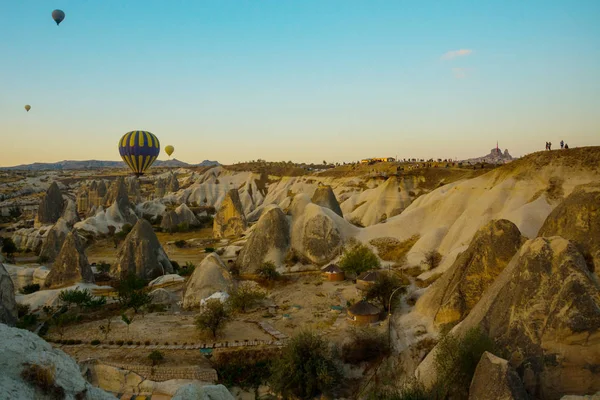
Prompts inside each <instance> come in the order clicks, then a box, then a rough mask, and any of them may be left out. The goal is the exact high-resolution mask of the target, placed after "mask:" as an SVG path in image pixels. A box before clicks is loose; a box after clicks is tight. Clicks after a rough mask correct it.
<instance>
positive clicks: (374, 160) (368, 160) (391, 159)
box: [360, 157, 396, 164]
mask: <svg viewBox="0 0 600 400" xmlns="http://www.w3.org/2000/svg"><path fill="white" fill-rule="evenodd" d="M394 161H396V159H395V158H394V157H375V158H364V159H362V160H360V163H361V164H371V163H377V162H394Z"/></svg>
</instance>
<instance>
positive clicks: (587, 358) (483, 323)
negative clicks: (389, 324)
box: [417, 237, 600, 399]
mask: <svg viewBox="0 0 600 400" xmlns="http://www.w3.org/2000/svg"><path fill="white" fill-rule="evenodd" d="M477 326H479V327H480V328H481V329H482V330H483V331H484V332H485V333H486V334H487V335H489V336H490V338H492V339H494V340H495V341H496V342H497V344H498V345H499V346H500V347H501V348H504V349H505V351H506V352H507V353H508V354H512V355H511V359H513V360H515V364H516V365H515V366H516V369H517V372H519V375H520V376H521V377H522V378H523V377H524V376H526V377H527V378H528V379H526V380H524V382H525V389H526V390H527V392H528V393H529V394H530V396H532V397H534V398H542V399H559V398H560V397H561V396H562V395H565V394H592V393H596V392H598V391H599V390H600V368H598V360H600V286H599V285H598V282H597V281H596V279H595V278H594V277H593V275H592V274H591V273H590V272H589V270H588V268H587V266H586V264H585V260H584V258H583V256H582V255H581V253H580V252H579V251H578V250H577V247H576V246H575V245H573V244H572V243H570V242H569V241H567V240H566V239H563V238H560V237H552V238H537V239H533V240H529V241H527V242H526V243H525V244H524V245H523V247H522V248H521V249H520V250H519V252H518V253H517V254H516V255H515V257H514V258H513V259H512V260H511V262H510V263H509V265H508V266H507V267H506V268H505V269H504V271H502V273H501V274H500V275H499V276H498V278H497V279H496V281H495V282H494V283H493V284H492V285H491V286H490V287H489V289H488V290H487V291H486V292H485V294H484V296H483V297H482V298H481V300H480V301H479V303H477V305H476V306H475V307H474V308H473V310H471V312H470V313H469V315H468V316H467V318H465V319H464V321H463V322H462V323H461V324H459V325H457V326H456V327H455V328H454V329H453V330H452V334H455V335H458V336H462V335H464V334H465V333H466V332H467V331H468V330H469V329H471V328H474V327H477ZM436 353H437V347H436V348H434V349H433V350H432V351H431V352H430V353H429V354H428V355H427V357H426V358H425V359H424V360H423V362H422V363H421V364H420V365H419V367H418V369H417V376H419V377H420V379H421V380H422V381H423V382H424V383H426V384H431V383H432V382H433V381H434V380H435V379H436V375H435V368H433V366H434V359H435V354H436Z"/></svg>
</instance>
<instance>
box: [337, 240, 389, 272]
mask: <svg viewBox="0 0 600 400" xmlns="http://www.w3.org/2000/svg"><path fill="white" fill-rule="evenodd" d="M380 266H381V262H380V261H379V258H377V256H376V255H375V253H373V251H371V249H370V248H368V247H367V246H365V245H364V244H361V243H359V244H357V245H355V246H354V247H352V248H350V249H349V250H346V251H345V252H344V255H343V256H342V259H341V260H340V268H342V269H343V270H344V272H346V273H347V274H349V275H353V276H358V275H360V274H362V273H363V272H366V271H369V270H371V269H376V268H379V267H380Z"/></svg>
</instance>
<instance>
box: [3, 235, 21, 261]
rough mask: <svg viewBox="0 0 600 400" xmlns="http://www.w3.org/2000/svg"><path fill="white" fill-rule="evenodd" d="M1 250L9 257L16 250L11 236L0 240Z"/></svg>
mask: <svg viewBox="0 0 600 400" xmlns="http://www.w3.org/2000/svg"><path fill="white" fill-rule="evenodd" d="M2 252H3V253H4V254H6V256H7V257H9V258H10V257H11V256H12V255H13V254H14V253H16V252H17V245H16V244H15V242H13V240H12V239H11V238H4V240H3V241H2Z"/></svg>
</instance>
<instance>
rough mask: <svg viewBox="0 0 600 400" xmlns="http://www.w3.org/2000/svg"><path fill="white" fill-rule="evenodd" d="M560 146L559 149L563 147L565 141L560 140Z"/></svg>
mask: <svg viewBox="0 0 600 400" xmlns="http://www.w3.org/2000/svg"><path fill="white" fill-rule="evenodd" d="M560 148H561V149H564V148H565V142H564V141H562V140H561V141H560Z"/></svg>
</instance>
